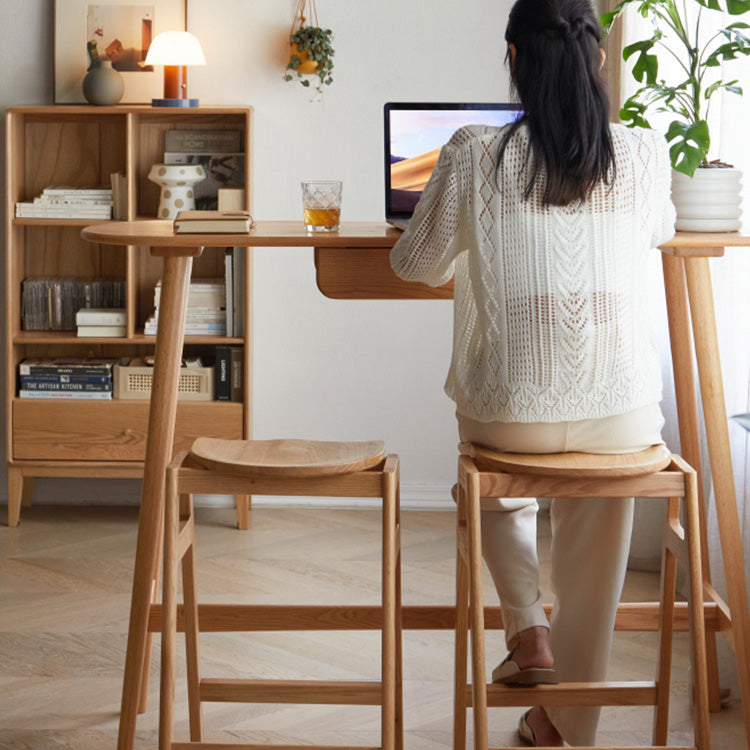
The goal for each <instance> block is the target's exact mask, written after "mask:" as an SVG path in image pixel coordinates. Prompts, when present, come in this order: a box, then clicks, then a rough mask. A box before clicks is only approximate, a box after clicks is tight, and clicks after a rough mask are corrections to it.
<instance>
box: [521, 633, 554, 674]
mask: <svg viewBox="0 0 750 750" xmlns="http://www.w3.org/2000/svg"><path fill="white" fill-rule="evenodd" d="M512 653H513V661H514V662H515V663H516V664H518V666H519V668H520V669H527V668H528V667H541V668H546V669H551V668H552V667H553V666H554V664H555V660H554V659H553V657H552V649H551V648H550V645H549V629H548V628H544V627H541V626H536V627H533V628H526V630H522V631H521V632H520V633H517V634H516V644H515V646H514V648H513V651H512Z"/></svg>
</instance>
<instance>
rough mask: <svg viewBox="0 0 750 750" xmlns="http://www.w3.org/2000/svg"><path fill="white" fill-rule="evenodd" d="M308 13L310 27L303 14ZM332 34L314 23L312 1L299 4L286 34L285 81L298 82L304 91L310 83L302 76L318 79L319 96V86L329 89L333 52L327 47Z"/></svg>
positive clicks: (314, 10)
mask: <svg viewBox="0 0 750 750" xmlns="http://www.w3.org/2000/svg"><path fill="white" fill-rule="evenodd" d="M308 3H309V10H310V13H311V14H312V19H313V23H312V24H308V23H307V19H306V18H305V13H306V12H307V11H308ZM332 38H333V32H332V31H331V30H330V29H324V28H322V27H321V25H320V23H319V22H318V10H317V8H316V7H315V0H299V2H298V3H297V10H296V11H295V13H294V19H293V21H292V30H291V31H290V32H289V45H290V51H289V62H288V63H287V66H286V70H287V72H286V75H285V76H284V80H285V81H293V80H295V79H296V80H298V81H299V82H300V83H301V84H302V85H303V86H305V87H306V88H307V87H309V86H310V79H309V78H306V76H310V75H314V76H317V77H318V82H317V86H316V88H317V90H318V93H319V94H322V93H323V86H330V85H331V83H332V82H333V78H332V77H331V71H332V70H333V55H334V50H333V46H332V45H331V40H332Z"/></svg>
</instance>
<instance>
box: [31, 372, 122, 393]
mask: <svg viewBox="0 0 750 750" xmlns="http://www.w3.org/2000/svg"><path fill="white" fill-rule="evenodd" d="M18 379H19V381H20V382H21V385H22V386H23V387H25V386H26V384H28V383H34V384H35V385H43V384H45V383H54V384H57V383H59V384H65V383H99V384H106V383H111V382H112V375H111V373H110V374H109V375H57V374H55V373H49V374H44V375H19V376H18ZM42 390H44V388H42ZM49 390H56V389H54V388H50V389H49Z"/></svg>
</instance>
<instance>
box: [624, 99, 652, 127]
mask: <svg viewBox="0 0 750 750" xmlns="http://www.w3.org/2000/svg"><path fill="white" fill-rule="evenodd" d="M647 108H648V105H646V104H643V103H641V102H639V101H636V100H635V98H634V97H631V98H630V99H628V100H627V101H626V102H625V104H623V105H622V109H621V110H620V119H621V120H622V121H623V122H624V123H625V124H626V125H627V126H628V127H629V128H650V127H651V125H650V124H649V122H648V120H646V118H645V117H644V116H643V115H644V114H645V112H646V109H647Z"/></svg>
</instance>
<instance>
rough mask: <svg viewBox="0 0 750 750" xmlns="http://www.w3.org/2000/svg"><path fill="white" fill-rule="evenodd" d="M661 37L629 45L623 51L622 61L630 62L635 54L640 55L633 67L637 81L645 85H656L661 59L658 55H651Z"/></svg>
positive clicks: (655, 36)
mask: <svg viewBox="0 0 750 750" xmlns="http://www.w3.org/2000/svg"><path fill="white" fill-rule="evenodd" d="M660 36H661V35H658V36H657V35H654V36H653V37H652V38H651V39H646V40H643V41H641V42H634V43H633V44H629V45H628V46H627V47H625V48H624V49H623V51H622V59H623V60H628V59H630V58H631V57H632V56H633V55H634V54H636V53H638V59H637V60H636V61H635V65H634V66H633V77H634V78H635V79H636V81H640V82H641V83H643V81H644V79H645V81H646V83H656V77H657V75H658V74H659V59H658V58H657V57H656V55H653V54H649V52H650V51H651V50H652V49H653V47H654V45H655V44H656V42H657V41H658V39H659V38H660Z"/></svg>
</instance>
